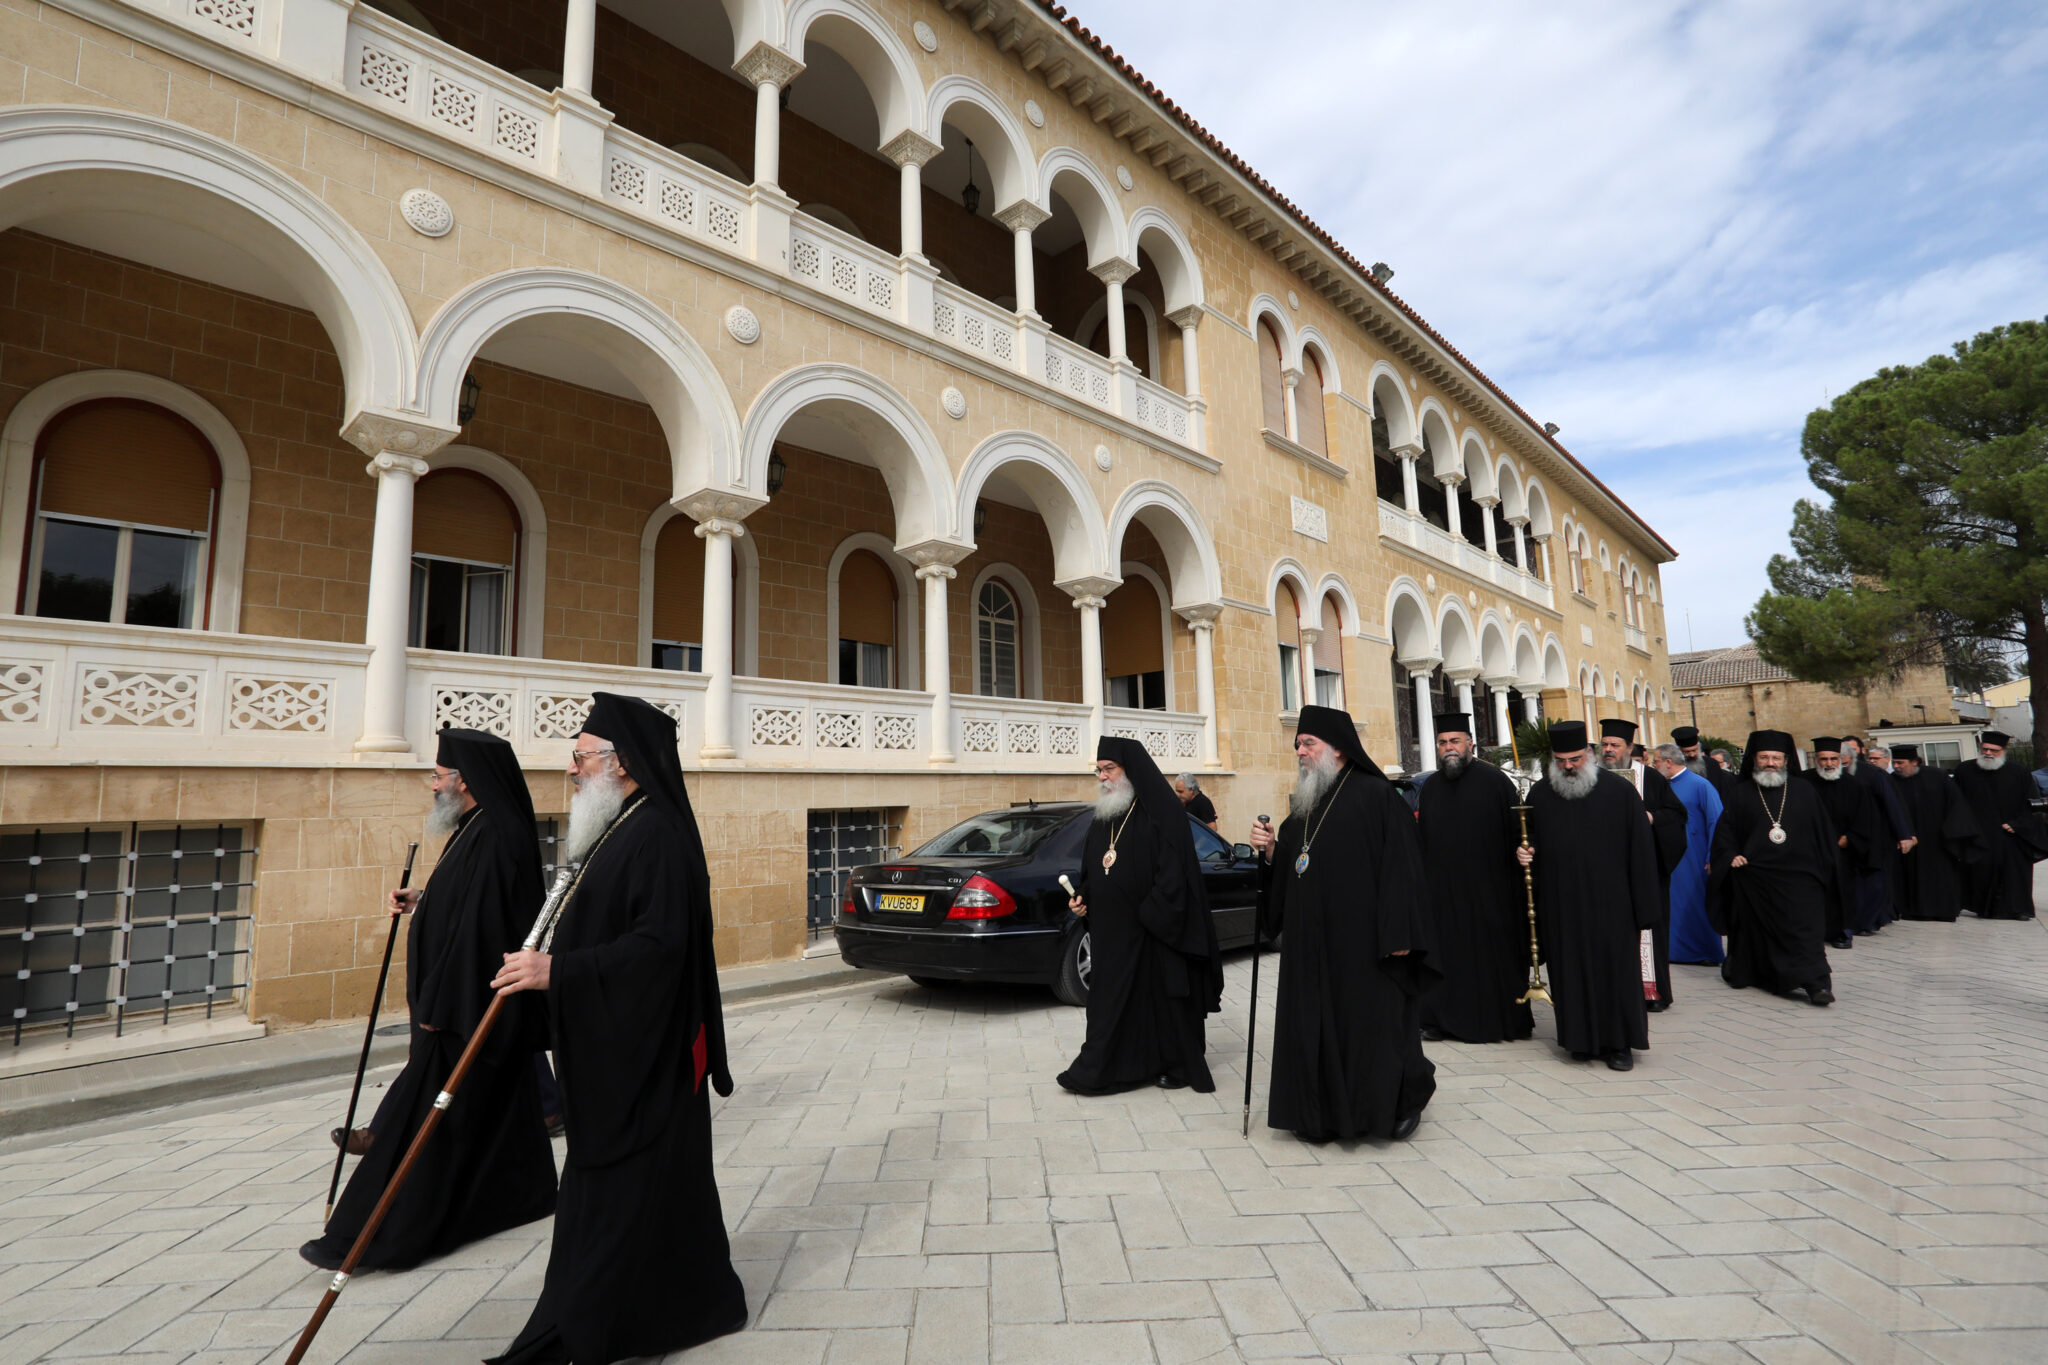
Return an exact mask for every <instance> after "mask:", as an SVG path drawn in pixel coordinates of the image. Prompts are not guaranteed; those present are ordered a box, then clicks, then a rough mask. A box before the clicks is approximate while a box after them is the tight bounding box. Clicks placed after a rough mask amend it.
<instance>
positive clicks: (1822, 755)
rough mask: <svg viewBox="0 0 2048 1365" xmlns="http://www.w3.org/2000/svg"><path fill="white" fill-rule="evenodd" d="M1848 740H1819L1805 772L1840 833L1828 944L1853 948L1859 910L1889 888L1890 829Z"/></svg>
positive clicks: (1818, 737)
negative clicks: (1857, 772)
mask: <svg viewBox="0 0 2048 1365" xmlns="http://www.w3.org/2000/svg"><path fill="white" fill-rule="evenodd" d="M1843 749H1844V741H1842V740H1840V739H1837V738H1835V737H1834V736H1832V735H1816V736H1814V739H1813V766H1812V767H1811V768H1808V769H1807V770H1806V771H1805V772H1803V773H1800V774H1799V780H1800V781H1802V782H1804V783H1806V784H1807V785H1809V786H1811V787H1812V788H1813V791H1814V795H1816V796H1818V797H1820V804H1821V809H1823V810H1825V811H1826V812H1827V813H1828V822H1829V823H1830V824H1832V825H1833V826H1834V829H1835V883H1836V886H1837V888H1838V890H1839V892H1840V894H1839V895H1836V896H1831V897H1829V898H1828V923H1827V943H1828V947H1830V948H1848V947H1850V946H1851V944H1852V942H1853V936H1852V926H1853V923H1854V921H1855V918H1856V913H1857V907H1858V906H1859V905H1860V904H1861V903H1862V899H1863V897H1865V896H1867V895H1869V894H1871V893H1872V888H1873V887H1875V888H1876V889H1877V890H1878V892H1880V893H1881V891H1882V889H1883V886H1884V870H1883V869H1884V853H1885V849H1886V847H1887V843H1886V839H1887V834H1888V831H1887V829H1886V826H1885V821H1884V813H1883V811H1881V810H1880V809H1879V808H1878V803H1877V801H1876V800H1875V799H1874V798H1873V797H1872V796H1871V795H1870V792H1869V791H1868V790H1867V789H1866V788H1865V787H1864V786H1863V784H1862V783H1860V782H1858V781H1856V779H1855V778H1853V777H1851V776H1850V775H1849V769H1848V764H1847V762H1845V761H1844V755H1843Z"/></svg>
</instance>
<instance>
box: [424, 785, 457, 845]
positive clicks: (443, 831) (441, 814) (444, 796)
mask: <svg viewBox="0 0 2048 1365" xmlns="http://www.w3.org/2000/svg"><path fill="white" fill-rule="evenodd" d="M460 819H462V793H461V792H459V791H457V790H455V788H453V787H449V788H447V789H445V790H443V791H441V792H438V793H436V794H435V796H434V804H433V805H432V806H431V807H430V808H429V809H428V811H427V837H428V838H429V839H445V838H447V837H448V836H449V835H451V834H453V833H454V832H455V824H456V822H457V821H458V820H460Z"/></svg>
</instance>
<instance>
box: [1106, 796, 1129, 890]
mask: <svg viewBox="0 0 2048 1365" xmlns="http://www.w3.org/2000/svg"><path fill="white" fill-rule="evenodd" d="M1137 813H1138V798H1137V797H1136V796H1135V795H1134V796H1132V797H1131V808H1130V809H1129V810H1127V811H1125V812H1124V822H1123V824H1121V825H1118V826H1117V827H1116V832H1115V833H1114V834H1111V835H1110V836H1109V851H1108V852H1106V853H1104V854H1103V855H1102V870H1103V871H1104V872H1107V871H1109V870H1110V869H1111V868H1112V867H1115V866H1116V841H1117V840H1119V839H1121V838H1123V837H1124V829H1125V827H1126V826H1128V825H1129V824H1130V823H1131V817H1132V816H1133V815H1136V814H1137Z"/></svg>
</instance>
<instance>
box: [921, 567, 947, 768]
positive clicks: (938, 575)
mask: <svg viewBox="0 0 2048 1365" xmlns="http://www.w3.org/2000/svg"><path fill="white" fill-rule="evenodd" d="M954 573H955V570H954V568H953V566H952V565H951V564H926V565H924V566H922V567H921V568H919V569H918V571H917V576H918V577H919V578H921V579H923V580H924V690H925V691H927V692H929V693H931V694H932V755H931V757H932V762H934V763H951V762H952V761H953V674H952V660H953V655H952V651H951V649H950V648H949V647H948V645H947V643H946V591H947V586H946V585H947V584H949V583H951V582H952V581H953V577H954Z"/></svg>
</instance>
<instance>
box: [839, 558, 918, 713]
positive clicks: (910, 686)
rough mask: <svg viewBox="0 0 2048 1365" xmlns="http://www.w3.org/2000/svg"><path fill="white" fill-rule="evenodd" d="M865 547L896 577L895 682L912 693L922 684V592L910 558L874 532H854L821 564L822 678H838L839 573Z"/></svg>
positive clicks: (902, 690)
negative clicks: (919, 627) (919, 634)
mask: <svg viewBox="0 0 2048 1365" xmlns="http://www.w3.org/2000/svg"><path fill="white" fill-rule="evenodd" d="M860 550H865V551H867V552H868V553H869V554H871V555H873V556H874V557H875V558H877V559H879V560H881V561H882V566H883V567H884V568H886V569H888V571H889V576H890V577H891V578H894V579H895V580H896V682H895V688H896V690H897V691H899V692H916V691H919V690H920V689H921V688H923V686H924V660H923V659H922V658H920V657H919V656H918V652H917V624H918V620H919V618H920V617H922V616H923V615H924V606H923V604H924V593H923V591H922V590H921V589H920V588H919V587H918V586H917V572H916V570H914V569H912V568H911V566H910V561H909V560H907V559H905V558H904V557H903V556H902V555H901V554H898V553H897V551H896V547H895V546H894V545H892V544H890V543H889V537H887V536H885V535H880V534H878V533H876V532H874V531H855V532H854V533H853V534H852V535H850V536H848V537H847V538H846V539H844V540H842V541H840V542H839V544H838V545H836V546H834V547H833V550H832V558H831V560H830V561H829V562H828V563H827V564H826V566H825V638H824V640H823V641H822V643H823V645H824V649H825V681H826V682H828V683H836V682H838V681H839V676H838V672H837V670H838V667H839V662H838V661H839V653H838V651H839V574H840V571H841V570H842V569H844V568H845V567H846V560H847V557H848V556H849V555H852V554H854V553H855V552H856V551H860Z"/></svg>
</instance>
